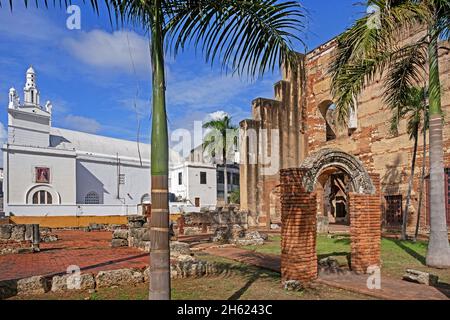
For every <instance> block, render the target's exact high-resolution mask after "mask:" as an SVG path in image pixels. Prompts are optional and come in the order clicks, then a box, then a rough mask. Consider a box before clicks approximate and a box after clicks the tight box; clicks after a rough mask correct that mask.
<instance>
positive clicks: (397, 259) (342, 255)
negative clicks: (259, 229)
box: [244, 235, 450, 284]
mask: <svg viewBox="0 0 450 320" xmlns="http://www.w3.org/2000/svg"><path fill="white" fill-rule="evenodd" d="M280 240H281V237H280V236H270V238H269V241H268V242H267V243H266V244H264V245H262V246H246V247H244V248H246V249H249V250H255V251H257V252H262V253H271V254H278V255H279V254H280V248H281V247H280ZM426 250H427V242H423V241H417V242H415V243H413V242H410V241H400V240H394V239H388V238H383V239H382V240H381V260H382V273H383V274H384V275H386V276H390V277H393V278H397V279H399V278H401V277H402V275H403V274H404V272H405V270H406V269H408V268H411V269H416V270H420V271H426V272H430V273H433V274H436V275H438V276H439V279H440V281H441V282H444V283H447V284H449V283H450V270H440V269H434V268H428V267H427V266H426V265H425V255H426ZM317 254H318V257H319V258H321V257H326V256H330V255H332V256H336V257H337V259H338V261H339V263H341V264H342V265H345V264H347V256H348V254H350V237H349V236H348V235H335V236H334V237H333V238H329V237H328V236H327V235H318V236H317Z"/></svg>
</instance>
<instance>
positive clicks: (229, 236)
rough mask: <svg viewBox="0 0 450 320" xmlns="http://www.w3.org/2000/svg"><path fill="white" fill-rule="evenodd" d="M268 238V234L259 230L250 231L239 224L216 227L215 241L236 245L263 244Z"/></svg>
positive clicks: (213, 239)
mask: <svg viewBox="0 0 450 320" xmlns="http://www.w3.org/2000/svg"><path fill="white" fill-rule="evenodd" d="M267 239H268V235H267V234H265V233H262V232H259V231H248V230H246V229H245V228H243V227H242V226H240V225H238V224H234V225H232V226H231V227H229V226H221V227H218V228H216V230H215V232H214V236H213V238H212V241H213V242H218V243H222V244H225V243H232V244H236V245H242V246H249V245H263V244H264V241H265V240H267Z"/></svg>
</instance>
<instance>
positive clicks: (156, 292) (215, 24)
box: [0, 0, 304, 299]
mask: <svg viewBox="0 0 450 320" xmlns="http://www.w3.org/2000/svg"><path fill="white" fill-rule="evenodd" d="M32 2H33V3H35V4H36V5H37V4H38V3H39V2H40V3H41V4H42V3H43V4H44V5H45V6H47V2H51V3H53V4H55V3H56V2H57V1H55V0H53V1H48V0H42V1H38V0H35V1H32ZM84 2H90V3H91V5H92V6H93V7H94V9H95V10H97V11H98V10H99V3H100V1H98V0H89V1H87V0H86V1H84ZM104 2H105V4H106V6H107V7H108V11H109V13H110V14H111V13H112V15H114V16H115V17H116V20H117V21H121V22H131V23H133V24H136V25H139V26H141V27H143V28H144V29H145V30H146V31H148V32H149V34H150V38H151V46H150V48H151V65H152V90H153V98H152V136H151V181H152V183H151V186H152V192H151V193H152V215H151V221H150V233H151V252H150V299H170V251H169V205H168V168H169V156H168V153H169V148H168V130H167V114H166V96H165V89H166V82H165V63H164V62H165V60H164V53H165V50H170V49H172V50H170V51H171V52H173V53H174V54H175V55H176V54H177V53H178V52H179V51H182V50H184V49H185V48H187V47H188V46H189V45H190V44H192V45H193V46H194V47H195V48H196V49H199V50H201V51H202V53H203V54H204V56H205V60H206V61H207V62H211V63H213V62H217V61H220V64H221V65H222V69H223V70H226V71H231V72H233V73H237V74H238V75H241V76H243V75H246V76H248V77H249V78H251V79H254V78H255V77H257V76H260V75H263V74H264V73H265V72H266V71H268V70H274V69H275V68H276V67H281V65H282V64H283V63H285V64H286V65H295V64H297V63H298V62H297V60H298V59H297V55H296V53H295V52H294V42H301V39H300V38H299V32H301V31H302V30H303V27H304V25H303V22H302V21H303V19H304V13H303V8H302V6H301V5H300V4H299V3H298V1H295V0H291V1H277V0H104ZM8 3H9V5H10V7H11V8H12V3H13V1H12V0H9V1H8ZM24 3H25V4H26V5H27V4H28V3H29V1H28V0H24ZM58 3H59V4H60V5H62V4H63V5H65V6H67V5H68V4H69V3H70V1H67V0H59V1H58ZM0 5H1V0H0Z"/></svg>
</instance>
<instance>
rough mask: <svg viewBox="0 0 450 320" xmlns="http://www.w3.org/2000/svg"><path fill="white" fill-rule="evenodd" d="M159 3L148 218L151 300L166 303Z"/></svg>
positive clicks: (165, 166) (155, 13)
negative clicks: (150, 210)
mask: <svg viewBox="0 0 450 320" xmlns="http://www.w3.org/2000/svg"><path fill="white" fill-rule="evenodd" d="M162 23H163V17H162V9H161V0H155V2H154V5H153V21H152V26H151V58H152V69H153V79H152V80H153V83H152V84H153V111H152V138H151V175H152V214H151V221H150V240H151V250H150V295H149V298H150V299H151V300H169V299H170V251H169V250H170V249H169V198H168V194H169V192H168V167H169V156H168V153H169V146H168V133H167V115H166V101H165V77H164V49H163V32H162Z"/></svg>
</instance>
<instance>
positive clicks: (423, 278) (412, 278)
mask: <svg viewBox="0 0 450 320" xmlns="http://www.w3.org/2000/svg"><path fill="white" fill-rule="evenodd" d="M403 280H405V281H409V282H415V283H419V284H424V285H427V286H436V285H437V284H438V282H439V277H438V276H436V275H434V274H431V273H428V272H423V271H418V270H413V269H406V273H405V274H404V275H403Z"/></svg>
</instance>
